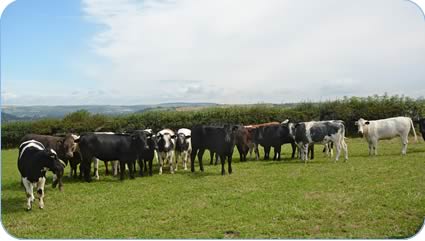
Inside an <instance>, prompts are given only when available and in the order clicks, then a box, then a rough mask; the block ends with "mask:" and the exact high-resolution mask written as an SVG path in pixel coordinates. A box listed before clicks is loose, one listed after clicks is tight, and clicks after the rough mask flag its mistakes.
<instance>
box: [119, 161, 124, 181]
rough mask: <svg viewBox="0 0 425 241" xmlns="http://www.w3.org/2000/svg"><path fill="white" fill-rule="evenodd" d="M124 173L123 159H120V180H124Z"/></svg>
mask: <svg viewBox="0 0 425 241" xmlns="http://www.w3.org/2000/svg"><path fill="white" fill-rule="evenodd" d="M124 174H125V161H123V160H120V180H121V181H122V180H124Z"/></svg>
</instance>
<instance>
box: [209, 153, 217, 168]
mask: <svg viewBox="0 0 425 241" xmlns="http://www.w3.org/2000/svg"><path fill="white" fill-rule="evenodd" d="M213 161H214V152H212V151H210V165H212V164H213ZM216 164H217V163H216Z"/></svg>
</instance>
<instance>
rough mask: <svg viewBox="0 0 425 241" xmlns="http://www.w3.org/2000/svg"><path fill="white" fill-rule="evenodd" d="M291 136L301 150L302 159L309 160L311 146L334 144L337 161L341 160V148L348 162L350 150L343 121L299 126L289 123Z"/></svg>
mask: <svg viewBox="0 0 425 241" xmlns="http://www.w3.org/2000/svg"><path fill="white" fill-rule="evenodd" d="M288 125H289V129H290V131H291V135H292V136H294V137H295V142H296V144H297V145H298V147H299V148H300V150H301V159H302V160H304V161H307V160H308V149H309V146H310V145H312V144H314V143H321V144H327V143H330V142H333V143H334V145H335V147H336V157H335V160H339V157H340V154H341V148H342V149H343V150H344V154H345V160H348V148H347V144H346V143H345V126H344V123H343V121H310V122H300V123H297V124H293V123H289V124H288Z"/></svg>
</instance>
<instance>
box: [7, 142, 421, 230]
mask: <svg viewBox="0 0 425 241" xmlns="http://www.w3.org/2000/svg"><path fill="white" fill-rule="evenodd" d="M347 143H348V148H349V156H350V159H349V161H348V162H343V161H339V162H336V163H335V162H334V161H333V160H331V159H329V158H326V157H324V155H323V154H322V153H321V147H320V146H316V159H315V160H313V161H311V162H309V163H308V164H304V163H303V162H300V161H299V160H291V159H290V158H289V156H290V154H289V152H290V150H289V149H290V146H289V145H285V146H284V148H283V150H282V157H283V158H284V160H282V161H263V160H260V161H248V162H239V154H238V152H237V151H236V150H235V153H234V159H233V161H234V162H233V174H231V175H226V176H221V171H220V170H221V169H220V168H221V167H220V165H217V166H214V165H209V154H208V153H206V154H205V155H204V165H205V172H203V173H201V172H200V171H199V167H198V163H196V164H195V167H196V172H195V173H191V172H190V171H184V170H183V169H182V168H181V163H180V168H179V170H178V171H177V173H176V174H170V173H169V169H168V168H165V170H164V174H163V175H158V174H157V173H158V167H157V163H156V161H154V167H155V170H154V176H152V177H137V178H136V179H134V180H129V179H128V178H126V180H124V181H119V179H118V178H117V177H112V176H105V175H104V167H103V164H101V169H100V174H101V177H100V180H98V181H96V180H95V181H93V182H92V183H85V182H82V181H80V180H73V179H70V178H66V179H65V180H64V191H63V192H60V191H58V190H57V189H52V187H51V177H52V174H51V173H49V175H48V179H49V180H48V182H47V183H48V186H46V190H45V191H46V197H45V209H44V210H41V209H38V201H36V202H35V205H34V207H33V210H32V211H29V212H27V211H25V199H26V198H25V193H24V189H23V187H21V186H20V175H19V172H18V169H17V165H16V160H17V150H16V149H12V150H2V153H1V175H2V178H1V189H2V192H1V212H2V216H1V217H2V224H3V226H4V228H5V229H6V230H7V231H8V232H9V233H10V234H11V235H13V236H15V237H18V238H405V237H410V236H412V235H414V234H415V233H417V232H418V230H419V229H420V228H421V226H422V224H423V221H424V216H425V143H424V142H423V141H420V142H419V143H413V142H412V141H411V143H410V144H409V147H408V154H407V156H401V155H400V150H401V144H400V141H399V139H394V140H391V141H381V142H380V146H379V147H380V149H379V156H376V157H369V156H368V151H367V144H366V143H365V141H364V140H362V139H349V140H348V141H347ZM271 156H272V155H271ZM226 171H227V164H226ZM68 173H69V167H67V169H66V175H67V174H68Z"/></svg>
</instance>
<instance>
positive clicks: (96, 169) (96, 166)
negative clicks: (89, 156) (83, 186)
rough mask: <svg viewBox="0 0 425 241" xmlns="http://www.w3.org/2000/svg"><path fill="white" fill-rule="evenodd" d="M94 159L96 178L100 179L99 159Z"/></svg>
mask: <svg viewBox="0 0 425 241" xmlns="http://www.w3.org/2000/svg"><path fill="white" fill-rule="evenodd" d="M93 161H94V177H95V178H96V180H99V159H97V158H96V157H95V158H94V159H93Z"/></svg>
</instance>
